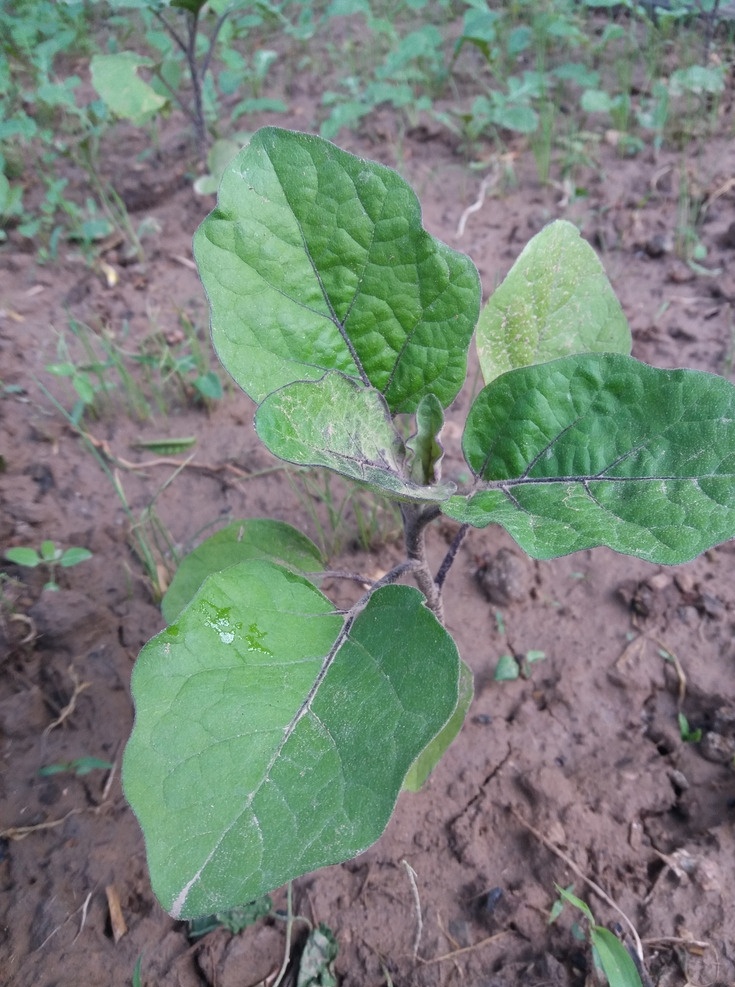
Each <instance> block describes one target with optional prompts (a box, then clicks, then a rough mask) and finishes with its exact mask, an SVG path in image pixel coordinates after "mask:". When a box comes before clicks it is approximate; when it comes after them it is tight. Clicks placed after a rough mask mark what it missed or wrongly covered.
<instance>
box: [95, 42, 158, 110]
mask: <svg viewBox="0 0 735 987" xmlns="http://www.w3.org/2000/svg"><path fill="white" fill-rule="evenodd" d="M153 64H154V63H153V61H152V60H151V59H150V58H146V56H145V55H138V54H136V53H135V52H133V51H121V52H119V53H118V54H116V55H94V56H93V57H92V61H91V63H90V68H91V72H92V85H93V86H94V88H95V89H96V90H97V93H98V94H99V96H100V97H101V98H102V100H103V101H104V102H105V104H106V105H107V107H108V108H109V109H110V110H112V112H113V113H114V114H115V115H116V116H119V117H123V119H125V120H131V121H132V122H133V123H134V124H136V126H140V125H142V124H144V123H145V122H146V121H147V120H149V119H150V118H151V117H152V116H155V114H156V113H158V111H159V110H161V109H162V108H163V107H164V106H165V105H166V99H165V98H164V97H163V96H161V95H159V94H158V93H157V92H156V91H155V89H153V87H152V86H150V85H149V84H148V83H147V82H145V81H144V80H143V79H141V78H140V76H139V75H138V69H139V68H143V67H151V66H152V65H153Z"/></svg>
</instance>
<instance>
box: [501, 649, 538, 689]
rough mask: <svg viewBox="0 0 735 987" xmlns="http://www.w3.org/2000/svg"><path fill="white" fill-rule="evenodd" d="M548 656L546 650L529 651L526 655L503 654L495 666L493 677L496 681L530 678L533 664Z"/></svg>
mask: <svg viewBox="0 0 735 987" xmlns="http://www.w3.org/2000/svg"><path fill="white" fill-rule="evenodd" d="M545 658H546V653H545V652H544V651H533V650H531V651H527V652H526V653H525V654H524V655H515V656H514V655H501V656H500V658H498V663H497V665H496V666H495V674H494V675H493V678H494V679H495V681H496V682H513V681H515V679H530V678H531V673H532V671H533V666H534V665H535V663H536V662H538V661H543V660H544V659H545Z"/></svg>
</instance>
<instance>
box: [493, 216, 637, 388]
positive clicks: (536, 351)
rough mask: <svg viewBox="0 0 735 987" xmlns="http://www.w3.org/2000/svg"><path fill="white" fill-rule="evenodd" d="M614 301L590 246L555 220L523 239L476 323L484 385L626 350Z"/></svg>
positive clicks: (625, 330)
mask: <svg viewBox="0 0 735 987" xmlns="http://www.w3.org/2000/svg"><path fill="white" fill-rule="evenodd" d="M630 347H631V337H630V329H629V328H628V322H627V320H626V318H625V315H624V313H623V310H622V308H621V307H620V302H619V301H618V299H617V297H616V295H615V292H614V291H613V289H612V286H611V285H610V282H609V281H608V279H607V275H606V274H605V271H604V268H603V267H602V264H601V263H600V261H599V259H598V257H597V254H596V253H595V252H594V250H593V249H592V247H591V246H590V245H589V244H588V243H587V241H586V240H583V239H582V237H581V236H580V235H579V230H578V229H577V228H576V226H574V225H573V224H572V223H569V222H567V221H566V220H563V219H558V220H556V221H555V222H553V223H549V225H548V226H545V227H544V229H543V230H541V232H540V233H537V234H536V236H535V237H533V238H532V239H531V240H529V242H528V243H527V244H526V246H525V248H524V249H523V251H522V253H521V255H520V257H519V258H518V260H517V261H516V262H515V264H514V265H513V267H512V268H511V269H510V271H509V272H508V275H507V276H506V278H505V280H504V281H503V282H502V283H501V284H500V285H499V286H498V287H497V288H496V289H495V291H494V292H493V294H492V295H491V296H490V299H489V300H488V302H487V305H486V306H485V308H484V309H483V310H482V312H481V313H480V318H479V321H478V323H477V352H478V356H479V359H480V368H481V370H482V375H483V377H484V378H485V382H486V383H490V381H491V380H494V379H495V378H496V377H498V376H499V375H500V374H502V373H505V372H506V371H508V370H515V369H517V368H519V367H527V366H531V365H532V364H536V363H546V362H547V361H549V360H553V359H555V358H557V357H562V356H571V355H572V354H574V353H626V354H627V353H630Z"/></svg>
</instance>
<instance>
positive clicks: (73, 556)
mask: <svg viewBox="0 0 735 987" xmlns="http://www.w3.org/2000/svg"><path fill="white" fill-rule="evenodd" d="M91 558H92V553H91V552H90V551H89V549H88V548H67V549H66V551H65V552H64V554H63V555H62V556H61V558H60V559H59V565H60V566H61V567H62V568H63V569H71V567H72V566H73V565H79V563H80V562H86V561H87V559H91Z"/></svg>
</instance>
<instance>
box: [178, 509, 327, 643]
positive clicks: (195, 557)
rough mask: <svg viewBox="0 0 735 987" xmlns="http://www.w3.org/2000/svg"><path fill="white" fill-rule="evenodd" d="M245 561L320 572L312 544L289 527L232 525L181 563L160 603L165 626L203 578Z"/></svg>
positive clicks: (258, 522)
mask: <svg viewBox="0 0 735 987" xmlns="http://www.w3.org/2000/svg"><path fill="white" fill-rule="evenodd" d="M246 559H267V560H270V561H271V562H277V563H279V564H280V565H285V566H287V567H288V568H295V569H298V570H301V571H302V572H320V571H321V570H322V569H323V568H324V562H323V559H322V556H321V552H320V551H319V549H318V548H317V547H316V545H315V544H314V542H312V541H310V540H309V539H308V538H307V537H306V535H302V534H301V532H300V531H297V530H296V528H293V527H291V525H290V524H286V523H285V522H284V521H273V520H271V519H269V518H250V519H249V520H243V521H233V522H232V523H231V524H228V525H227V527H226V528H221V529H220V530H219V531H217V532H216V533H215V534H213V535H211V536H210V537H209V538H206V539H205V540H204V541H203V542H202V543H201V544H200V545H197V547H196V548H195V549H194V550H193V551H192V552H189V554H188V555H187V556H186V557H185V558H184V559H183V560H182V561H181V564H180V565H179V567H178V569H177V570H176V574H175V575H174V578H173V579H172V580H171V585H170V586H169V588H168V591H167V593H166V595H165V596H164V598H163V599H162V600H161V612H162V613H163V617H164V620H165V621H166V623H167V624H171V623H173V621H174V620H175V619H176V618H177V617H178V615H179V614H180V613H181V611H182V610H183V609H184V607H185V606H186V605H187V604H188V603H190V602H191V600H192V598H193V597H194V594H195V593H196V591H197V590H198V589H199V587H200V586H201V585H202V583H203V582H204V580H205V579H206V578H207V576H211V575H212V573H214V572H221V571H222V570H223V569H226V568H227V567H228V566H231V565H235V564H236V563H238V562H244V561H245V560H246Z"/></svg>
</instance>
